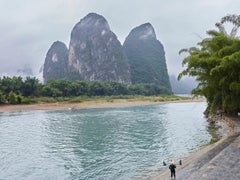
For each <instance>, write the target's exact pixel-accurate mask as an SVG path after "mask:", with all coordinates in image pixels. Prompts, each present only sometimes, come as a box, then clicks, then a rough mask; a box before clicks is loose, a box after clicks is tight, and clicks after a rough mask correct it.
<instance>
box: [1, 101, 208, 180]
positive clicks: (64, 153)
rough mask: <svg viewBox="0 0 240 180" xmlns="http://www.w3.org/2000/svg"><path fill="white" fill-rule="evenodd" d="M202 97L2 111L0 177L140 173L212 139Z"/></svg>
mask: <svg viewBox="0 0 240 180" xmlns="http://www.w3.org/2000/svg"><path fill="white" fill-rule="evenodd" d="M205 108H206V103H204V102H194V103H169V104H162V105H151V106H140V107H123V108H109V109H88V110H75V111H70V110H69V111H27V112H15V113H1V114H0V164H1V165H0V179H6V180H11V179H14V180H15V179H24V180H25V179H29V180H32V179H34V180H37V179H46V180H47V179H59V180H61V179H84V180H85V179H123V180H128V179H138V178H147V177H149V176H151V175H153V174H155V173H158V172H159V171H160V170H162V169H163V166H162V161H163V160H164V161H169V160H170V159H174V160H175V161H178V160H179V159H181V158H183V157H186V156H187V155H189V153H190V152H192V151H193V150H194V149H196V148H198V147H199V146H201V145H202V144H205V143H207V142H209V140H210V138H211V137H210V135H209V133H208V131H207V128H208V124H207V122H206V119H205V118H204V116H203V111H204V110H205Z"/></svg>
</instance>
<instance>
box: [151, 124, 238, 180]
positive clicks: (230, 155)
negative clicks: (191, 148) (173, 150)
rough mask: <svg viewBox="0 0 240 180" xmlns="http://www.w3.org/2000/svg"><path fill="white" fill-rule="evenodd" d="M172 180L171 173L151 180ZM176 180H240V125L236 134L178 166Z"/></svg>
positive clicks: (202, 150) (208, 147) (167, 171)
mask: <svg viewBox="0 0 240 180" xmlns="http://www.w3.org/2000/svg"><path fill="white" fill-rule="evenodd" d="M151 179H153V180H170V179H171V178H170V171H169V170H166V171H164V172H163V173H162V174H161V175H159V176H157V177H154V178H151ZM176 180H240V123H239V121H238V122H236V126H235V132H234V133H233V134H232V135H230V136H227V137H225V138H223V139H221V140H220V141H218V142H216V143H215V144H212V145H209V146H207V147H205V148H203V149H201V150H200V151H198V152H196V153H195V154H193V156H190V157H189V158H188V159H186V160H185V161H183V166H179V165H177V171H176Z"/></svg>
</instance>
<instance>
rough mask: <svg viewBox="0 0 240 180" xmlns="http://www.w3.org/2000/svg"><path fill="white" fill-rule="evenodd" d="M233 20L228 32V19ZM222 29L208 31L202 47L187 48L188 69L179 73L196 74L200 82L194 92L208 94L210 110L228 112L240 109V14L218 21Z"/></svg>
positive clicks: (199, 44)
mask: <svg viewBox="0 0 240 180" xmlns="http://www.w3.org/2000/svg"><path fill="white" fill-rule="evenodd" d="M226 22H230V23H232V24H233V29H232V31H231V32H230V33H229V34H227V33H226V30H225V28H224V26H223V24H224V23H226ZM216 27H217V28H218V30H210V31H207V34H208V35H209V36H210V37H208V38H205V39H203V40H202V41H201V42H199V43H198V47H192V48H189V49H183V50H181V51H180V53H181V52H187V53H189V55H188V56H187V57H186V58H184V60H183V65H186V69H185V70H183V71H182V72H181V73H180V74H179V79H180V78H181V77H182V76H183V75H189V76H194V77H196V79H197V81H198V82H199V83H198V86H197V87H196V88H195V89H194V90H193V91H192V93H193V94H194V95H201V96H205V97H206V98H207V102H208V112H210V114H212V113H216V112H217V111H222V112H224V113H227V114H237V113H238V112H240V39H239V37H237V36H236V34H237V30H238V28H239V27H240V16H236V15H229V16H225V17H223V18H222V20H221V22H220V23H216Z"/></svg>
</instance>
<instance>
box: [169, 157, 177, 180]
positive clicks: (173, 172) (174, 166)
mask: <svg viewBox="0 0 240 180" xmlns="http://www.w3.org/2000/svg"><path fill="white" fill-rule="evenodd" d="M169 169H170V171H171V179H172V178H174V179H175V178H176V172H175V169H176V165H175V164H174V161H173V160H171V162H170V165H169Z"/></svg>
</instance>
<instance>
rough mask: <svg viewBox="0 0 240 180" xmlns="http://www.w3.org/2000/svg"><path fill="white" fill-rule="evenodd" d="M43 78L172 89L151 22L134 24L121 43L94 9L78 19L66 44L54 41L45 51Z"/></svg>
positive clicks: (163, 57)
mask: <svg viewBox="0 0 240 180" xmlns="http://www.w3.org/2000/svg"><path fill="white" fill-rule="evenodd" d="M43 77H44V80H45V81H47V80H48V79H51V78H53V79H61V78H66V79H70V80H86V81H98V80H99V81H116V82H121V83H126V84H131V83H133V84H154V85H157V86H159V87H160V86H161V87H162V88H163V89H165V90H164V91H165V92H167V93H171V92H172V90H171V85H170V81H169V76H168V72H167V65H166V59H165V52H164V48H163V45H162V44H161V42H160V41H159V40H157V38H156V34H155V31H154V29H153V27H152V25H151V24H150V23H146V24H143V25H141V26H138V27H136V28H134V29H133V30H132V31H131V32H130V33H129V35H128V36H127V38H126V40H125V42H124V44H123V46H122V45H121V43H120V41H119V40H118V38H117V36H116V35H115V34H114V33H113V32H112V31H111V29H110V27H109V24H108V22H107V20H106V19H105V18H104V17H103V16H101V15H98V14H96V13H90V14H88V15H87V16H85V17H84V18H83V19H81V20H80V21H79V22H78V23H77V24H76V25H75V26H74V27H73V30H72V32H71V38H70V44H69V48H67V46H66V45H65V44H64V43H62V42H60V41H56V42H54V43H53V45H52V46H51V47H50V49H49V50H48V52H47V55H46V58H45V62H44V68H43Z"/></svg>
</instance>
